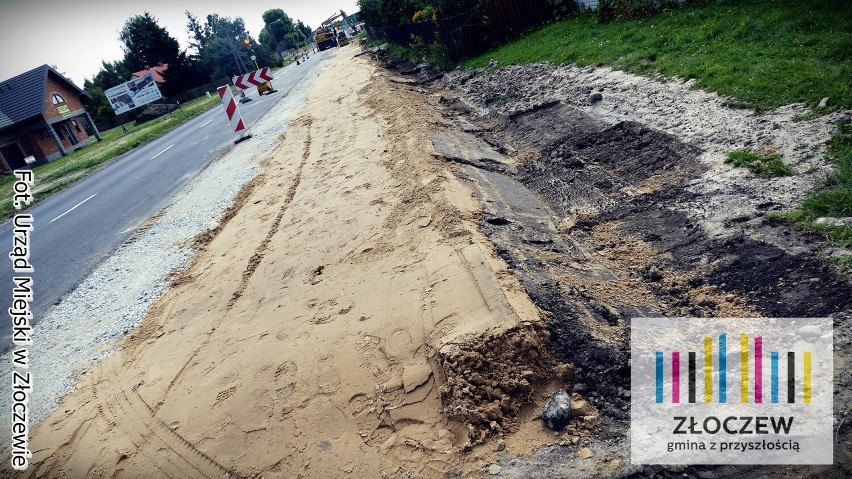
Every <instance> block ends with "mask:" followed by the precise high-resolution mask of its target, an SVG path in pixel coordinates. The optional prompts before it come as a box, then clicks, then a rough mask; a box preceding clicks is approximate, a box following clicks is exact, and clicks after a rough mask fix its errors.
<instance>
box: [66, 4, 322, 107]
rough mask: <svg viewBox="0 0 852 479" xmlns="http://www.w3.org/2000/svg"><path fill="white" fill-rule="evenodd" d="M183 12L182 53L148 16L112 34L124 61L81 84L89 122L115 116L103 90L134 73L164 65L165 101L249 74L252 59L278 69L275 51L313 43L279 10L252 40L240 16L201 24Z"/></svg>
mask: <svg viewBox="0 0 852 479" xmlns="http://www.w3.org/2000/svg"><path fill="white" fill-rule="evenodd" d="M185 13H186V18H187V22H186V29H187V32H188V33H189V39H190V44H189V48H187V49H185V50H181V49H180V44H179V43H178V41H177V40H176V39H175V38H174V37H172V36H171V35H170V34H169V33H168V31H167V30H166V29H165V28H164V27H162V26H160V25H159V24H158V22H157V19H156V18H155V17H154V16H153V15H151V14H150V13H148V12H145V13H143V14H142V15H136V16H133V17H131V18H129V19H127V21H126V22H125V23H124V26H123V27H122V28H121V30H120V31H119V34H118V39H119V41H120V42H121V46H122V50H123V51H124V57H123V58H122V59H121V60H116V61H112V62H109V61H102V62H101V67H100V69H99V71H98V73H97V74H96V75H95V76H94V77H93V78H92V79H88V78H87V79H86V80H85V81H84V82H83V88H84V90H86V92H87V93H88V94H89V95H91V96H92V98H93V99H94V102H93V104H92V105H91V108H88V109H89V112H90V113H91V115H92V117H93V118H94V120H95V122H106V121H110V120H112V119H113V118H114V116H115V115H114V113H113V110H112V107H111V106H110V104H109V101H107V98H106V95H105V94H104V90H106V89H109V88H111V87H113V86H116V85H118V84H120V83H123V82H126V81H128V80H129V79H130V77H131V75H132V74H133V73H134V72H138V71H142V70H146V69H148V68H152V67H156V66H157V65H158V64H160V63H163V64H168V65H169V67H168V69H167V70H166V71H165V72H164V73H163V79H164V80H165V83H164V84H163V85H162V86H161V92H162V93H163V95H164V96H166V97H168V96H172V95H175V94H178V93H182V92H185V91H187V90H190V89H192V88H195V87H198V86H201V85H204V84H206V83H209V82H211V81H214V80H216V79H219V78H223V77H227V78H231V77H232V76H233V75H236V74H242V73H246V72H249V71H253V70H254V69H255V66H254V65H255V64H254V61H252V60H251V56H252V55H255V56H256V58H257V63H258V64H259V65H261V66H273V67H275V66H281V64H282V59H281V57H280V56H279V55H277V54H276V51H284V50H289V49H292V48H299V47H301V46H304V45H305V44H307V43H310V42H312V41H313V31H312V29H311V28H310V27H308V26H307V25H305V24H304V23H302V21H301V20H298V21H296V22H294V21H293V20H292V19H291V18H290V17H289V16H288V15H287V14H286V13H284V11H283V10H282V9H280V8H273V9H270V10H267V11H265V12H264V13H263V23H264V27H263V29H261V31H260V34H259V35H258V38H257V39H255V38H254V37H253V36H251V35H250V34H249V32H248V31H247V30H246V27H245V21H244V20H243V19H242V18H241V17H236V18H233V19H232V18H230V17H224V16H221V15H218V14H215V13H212V14H209V15H207V16H206V17H205V18H204V19H203V21H202V20H199V18H198V17H196V16H195V15H194V14H193V13H192V12H190V11H188V10H187V11H186V12H185Z"/></svg>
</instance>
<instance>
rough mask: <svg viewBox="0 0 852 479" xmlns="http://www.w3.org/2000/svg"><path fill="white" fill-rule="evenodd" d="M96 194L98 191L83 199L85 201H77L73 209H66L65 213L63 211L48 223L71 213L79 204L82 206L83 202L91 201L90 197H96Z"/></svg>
mask: <svg viewBox="0 0 852 479" xmlns="http://www.w3.org/2000/svg"><path fill="white" fill-rule="evenodd" d="M96 195H97V193H95V194H94V195H92V196H90V197H88V198H86V199H85V200H83V201H81V202H79V203H77V204H76V205H74V206H72V207H71V209H69V210H68V211H66V212H65V213H62V214H61V215H59V216H57V217H56V218H53V219H52V220H50V221H48V223H53V222H54V221H56V220H58V219H59V218H62V217H63V216H65V215H67V214H68V213H70V212H72V211H74V210H75V209H76V208H77V207H78V206H80V205H82V204H83V203H85V202H87V201H89V200H90V199H92V198H94V197H95V196H96Z"/></svg>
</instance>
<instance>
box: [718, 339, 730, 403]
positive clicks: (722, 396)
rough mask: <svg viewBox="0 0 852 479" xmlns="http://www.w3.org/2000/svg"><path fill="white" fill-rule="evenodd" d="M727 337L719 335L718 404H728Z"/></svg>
mask: <svg viewBox="0 0 852 479" xmlns="http://www.w3.org/2000/svg"><path fill="white" fill-rule="evenodd" d="M727 374H728V335H727V334H720V335H719V402H720V403H722V404H725V403H726V402H728V383H727V381H728V380H727V377H726V376H727Z"/></svg>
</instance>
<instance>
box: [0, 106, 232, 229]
mask: <svg viewBox="0 0 852 479" xmlns="http://www.w3.org/2000/svg"><path fill="white" fill-rule="evenodd" d="M218 103H219V97H218V96H217V95H213V96H211V97H206V96H203V97H201V98H197V99H195V100H192V101H189V102H187V103H184V104H183V105H181V106H180V109H178V110H175V111H173V112H172V113H169V114H168V115H163V116H161V117H160V118H157V119H155V120H151V121H149V122H147V123H143V124H141V125H138V126H136V125H134V124H133V123H128V124H127V125H126V128H127V130H128V133H124V132H123V131H122V129H121V127H117V128H113V129H112V130H109V131H105V132H101V138H103V140H102V141H100V142H95V143H92V144H90V145H88V146H86V147H84V148H81V149H79V150H77V151H75V152H73V153H71V154H69V155H68V156H65V157H62V158H60V159H58V160H56V161H54V162H51V163H47V164H45V165H41V166H37V167H36V168H35V169H34V170H33V173H34V174H35V180H36V181H35V186H34V189H35V191H36V194H35V197H36V201H38V200H41V199H44V198H46V197H47V196H48V195H50V194H52V193H55V192H57V191H59V190H61V189H63V188H66V187H67V186H69V185H71V184H72V183H74V182H75V181H77V180H79V179H80V178H83V177H85V176H86V175H88V174H90V173H91V172H93V171H95V170H96V169H98V168H100V167H101V166H102V165H103V164H104V163H106V162H107V161H109V160H111V159H113V158H115V157H116V156H119V155H121V154H123V153H126V152H128V151H130V150H132V149H133V148H136V147H138V146H141V145H143V144H145V143H147V142H149V141H151V140H153V139H155V138H158V137H160V136H163V135H164V134H166V133H168V132H169V131H171V130H173V129H175V128H176V127H178V126H179V125H180V124H181V123H183V122H184V121H186V120H188V119H190V118H193V117H195V116H197V115H199V114H201V113H203V112H205V111H207V110H209V109H210V108H212V107H213V106H215V105H217V104H218ZM14 181H15V177H14V176H7V177H5V178H3V179H2V180H0V191H2V201H0V218H5V217H6V216H8V215H9V214H10V213H11V212H12V210H13V207H12V200H11V198H12V184H13V183H14Z"/></svg>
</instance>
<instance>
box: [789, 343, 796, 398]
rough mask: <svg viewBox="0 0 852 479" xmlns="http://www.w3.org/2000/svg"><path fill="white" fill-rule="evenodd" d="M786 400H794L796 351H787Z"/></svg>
mask: <svg viewBox="0 0 852 479" xmlns="http://www.w3.org/2000/svg"><path fill="white" fill-rule="evenodd" d="M787 402H788V403H794V402H796V353H794V352H793V351H790V352H789V353H787Z"/></svg>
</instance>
